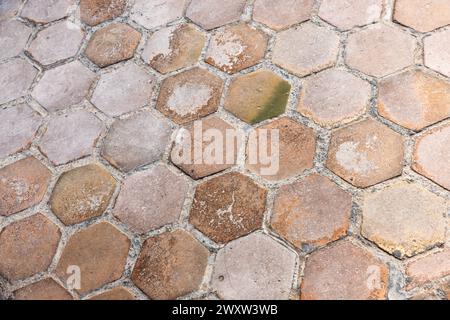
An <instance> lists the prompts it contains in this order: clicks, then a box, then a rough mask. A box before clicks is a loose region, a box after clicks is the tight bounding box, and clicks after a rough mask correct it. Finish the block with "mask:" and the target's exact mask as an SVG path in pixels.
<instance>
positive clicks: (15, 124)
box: [0, 104, 42, 158]
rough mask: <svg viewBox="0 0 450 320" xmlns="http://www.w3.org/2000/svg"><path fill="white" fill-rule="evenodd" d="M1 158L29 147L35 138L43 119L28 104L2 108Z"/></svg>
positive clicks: (0, 129) (0, 130) (0, 115)
mask: <svg viewBox="0 0 450 320" xmlns="http://www.w3.org/2000/svg"><path fill="white" fill-rule="evenodd" d="M0 119H1V121H2V125H1V126H0V158H3V157H6V156H9V155H12V154H14V153H16V152H20V151H22V150H25V149H27V148H28V147H29V146H30V144H31V142H32V140H33V139H34V137H35V135H36V132H37V130H38V128H39V127H40V125H41V123H42V120H41V116H40V115H39V114H38V113H37V112H35V111H34V110H33V109H31V108H30V107H29V106H28V105H26V104H20V105H17V106H15V107H10V108H8V109H0Z"/></svg>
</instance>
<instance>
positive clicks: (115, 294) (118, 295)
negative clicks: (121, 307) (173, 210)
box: [89, 287, 136, 301]
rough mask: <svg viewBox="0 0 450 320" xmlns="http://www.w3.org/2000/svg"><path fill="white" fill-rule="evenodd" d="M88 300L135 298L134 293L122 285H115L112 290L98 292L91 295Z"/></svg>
mask: <svg viewBox="0 0 450 320" xmlns="http://www.w3.org/2000/svg"><path fill="white" fill-rule="evenodd" d="M89 300H113V301H125V300H136V299H135V298H134V295H133V294H132V293H131V292H130V291H128V290H127V289H125V288H124V287H117V288H114V289H112V290H109V291H106V292H103V293H100V294H98V295H96V296H93V297H92V298H90V299H89Z"/></svg>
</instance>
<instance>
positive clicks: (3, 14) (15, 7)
mask: <svg viewBox="0 0 450 320" xmlns="http://www.w3.org/2000/svg"><path fill="white" fill-rule="evenodd" d="M22 2H23V1H22V0H9V1H2V2H1V3H0V21H5V20H8V19H10V18H11V17H13V16H15V15H16V14H17V12H18V11H19V9H20V6H21V5H22Z"/></svg>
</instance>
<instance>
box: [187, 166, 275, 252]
mask: <svg viewBox="0 0 450 320" xmlns="http://www.w3.org/2000/svg"><path fill="white" fill-rule="evenodd" d="M266 196H267V191H266V190H265V189H263V188H262V187H260V186H258V185H257V184H256V183H255V182H253V180H251V179H250V178H248V177H246V176H244V175H242V174H240V173H235V172H232V173H227V174H224V175H222V176H219V177H217V178H214V179H211V180H208V181H206V182H203V183H202V184H200V185H199V186H197V190H196V191H195V196H194V203H193V205H192V208H191V212H190V216H189V222H190V223H191V224H192V225H193V226H194V227H196V228H197V229H198V230H200V231H201V232H203V233H204V234H205V235H206V236H208V237H209V238H211V239H212V240H214V241H216V242H218V243H226V242H228V241H231V240H234V239H236V238H239V237H242V236H244V235H246V234H249V233H250V232H252V231H254V230H257V229H259V228H261V227H262V221H263V215H264V211H265V207H266Z"/></svg>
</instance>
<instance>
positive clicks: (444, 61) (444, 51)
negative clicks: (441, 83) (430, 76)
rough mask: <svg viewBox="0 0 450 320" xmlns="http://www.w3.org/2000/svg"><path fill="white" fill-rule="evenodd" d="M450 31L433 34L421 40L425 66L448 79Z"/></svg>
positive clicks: (449, 74) (449, 69)
mask: <svg viewBox="0 0 450 320" xmlns="http://www.w3.org/2000/svg"><path fill="white" fill-rule="evenodd" d="M449 35H450V30H445V31H441V32H437V33H433V34H432V35H431V36H429V37H426V38H425V39H424V40H423V43H424V47H425V49H424V60H425V65H426V66H427V67H428V68H431V69H433V70H435V71H437V72H440V73H442V74H443V75H445V76H447V77H450V63H449V59H450V50H449V47H450V40H449Z"/></svg>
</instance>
